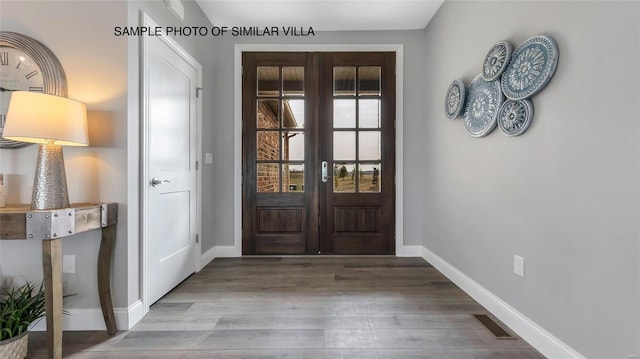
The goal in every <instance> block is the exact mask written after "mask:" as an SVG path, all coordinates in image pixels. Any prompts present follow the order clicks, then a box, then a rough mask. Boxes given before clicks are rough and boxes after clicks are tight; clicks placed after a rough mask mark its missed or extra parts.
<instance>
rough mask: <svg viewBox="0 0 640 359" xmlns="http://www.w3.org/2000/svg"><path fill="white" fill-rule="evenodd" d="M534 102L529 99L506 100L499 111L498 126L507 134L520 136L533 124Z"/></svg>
mask: <svg viewBox="0 0 640 359" xmlns="http://www.w3.org/2000/svg"><path fill="white" fill-rule="evenodd" d="M532 118H533V103H532V102H531V101H529V100H506V101H505V102H504V103H503V104H502V106H500V110H499V111H498V127H500V131H502V133H503V134H505V135H506V136H519V135H521V134H523V133H524V132H525V131H526V130H527V129H528V128H529V125H530V124H531V119H532Z"/></svg>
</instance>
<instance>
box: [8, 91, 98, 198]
mask: <svg viewBox="0 0 640 359" xmlns="http://www.w3.org/2000/svg"><path fill="white" fill-rule="evenodd" d="M2 136H3V137H4V138H6V139H9V140H14V141H22V142H32V143H39V144H40V147H39V149H38V159H37V162H36V173H35V178H34V179H33V194H32V197H31V209H34V210H47V209H58V208H67V207H69V194H68V192H67V178H66V174H65V170H64V158H63V156H62V146H87V145H88V144H89V141H88V138H89V136H88V131H87V109H86V107H85V105H84V104H83V103H80V102H78V101H74V100H71V99H68V98H66V97H59V96H53V95H47V94H43V93H38V92H26V91H16V92H14V93H13V94H12V95H11V100H10V101H9V110H8V112H7V117H6V122H5V126H4V132H3V134H2Z"/></svg>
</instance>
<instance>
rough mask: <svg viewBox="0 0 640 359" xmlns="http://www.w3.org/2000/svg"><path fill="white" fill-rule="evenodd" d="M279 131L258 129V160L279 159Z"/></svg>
mask: <svg viewBox="0 0 640 359" xmlns="http://www.w3.org/2000/svg"><path fill="white" fill-rule="evenodd" d="M279 134H280V132H278V131H258V135H257V137H258V143H257V152H258V153H257V155H258V156H257V158H258V160H263V161H264V160H267V161H268V160H275V161H277V160H279V159H280V136H279Z"/></svg>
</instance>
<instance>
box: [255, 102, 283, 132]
mask: <svg viewBox="0 0 640 359" xmlns="http://www.w3.org/2000/svg"><path fill="white" fill-rule="evenodd" d="M257 108H258V116H257V118H258V123H257V124H256V126H257V127H258V128H278V127H280V125H279V122H278V118H280V116H278V112H279V111H278V100H258V105H257Z"/></svg>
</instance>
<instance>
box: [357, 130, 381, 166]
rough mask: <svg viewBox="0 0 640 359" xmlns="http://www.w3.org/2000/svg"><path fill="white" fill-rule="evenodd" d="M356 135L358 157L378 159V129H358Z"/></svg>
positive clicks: (363, 159) (365, 159)
mask: <svg viewBox="0 0 640 359" xmlns="http://www.w3.org/2000/svg"><path fill="white" fill-rule="evenodd" d="M358 136H359V138H358V140H359V142H358V159H359V160H360V161H380V160H381V158H380V131H360V132H358Z"/></svg>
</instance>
